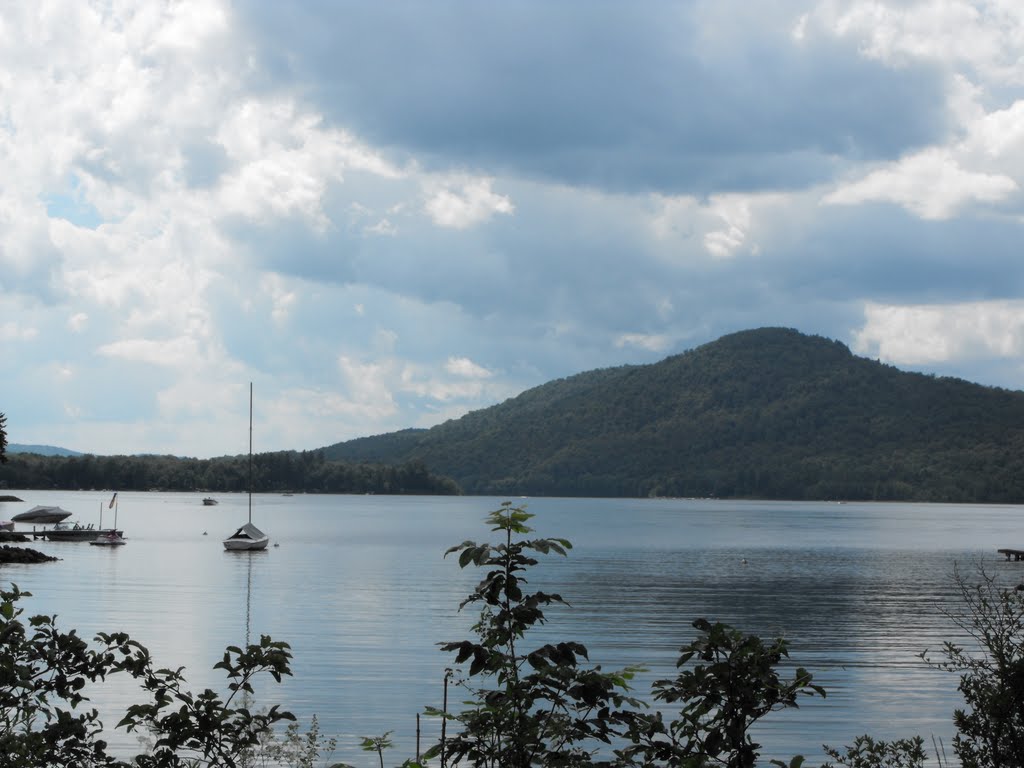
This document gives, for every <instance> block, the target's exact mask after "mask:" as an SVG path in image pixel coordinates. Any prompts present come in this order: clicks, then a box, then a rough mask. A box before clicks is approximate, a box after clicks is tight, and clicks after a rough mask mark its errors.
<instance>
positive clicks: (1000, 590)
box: [921, 566, 1024, 768]
mask: <svg viewBox="0 0 1024 768" xmlns="http://www.w3.org/2000/svg"><path fill="white" fill-rule="evenodd" d="M954 579H955V581H956V585H957V588H958V590H959V592H960V596H961V598H962V600H963V608H964V610H963V612H959V611H956V612H954V611H949V612H947V615H948V616H949V618H950V619H951V620H952V621H953V623H954V624H956V626H958V627H959V628H960V629H961V630H962V631H963V632H964V633H965V634H966V635H967V636H968V637H970V638H971V639H972V641H973V642H972V643H971V646H972V647H967V646H965V645H960V644H958V643H953V642H946V643H944V644H943V647H942V649H941V651H939V652H938V653H937V654H935V653H931V652H929V651H925V652H924V653H923V654H921V656H922V658H924V659H925V660H926V661H928V662H930V663H931V664H932V665H933V666H935V667H938V668H940V669H944V670H947V671H950V672H955V673H957V674H959V675H960V684H959V686H958V689H959V690H960V692H961V693H962V694H963V697H964V704H965V705H966V706H965V707H964V708H962V709H960V708H958V709H957V710H956V711H955V712H954V713H953V724H954V725H955V726H956V729H957V734H956V736H955V737H954V739H953V750H954V752H955V753H956V755H957V757H958V758H959V759H960V762H961V764H962V765H963V768H1019V766H1022V765H1024V587H1020V586H1018V587H1016V588H1015V589H1007V588H1005V587H1003V586H1001V585H1000V584H999V583H997V581H996V578H995V577H994V576H992V575H991V574H989V573H987V572H986V571H985V570H984V568H983V567H980V566H979V567H978V582H977V583H973V584H972V583H969V582H968V581H967V579H966V577H965V576H964V575H963V574H961V573H960V571H959V569H957V570H956V571H955V572H954Z"/></svg>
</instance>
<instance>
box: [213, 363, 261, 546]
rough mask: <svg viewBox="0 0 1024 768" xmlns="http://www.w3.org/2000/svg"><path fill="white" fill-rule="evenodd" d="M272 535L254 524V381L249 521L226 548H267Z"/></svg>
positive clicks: (250, 384)
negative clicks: (268, 534)
mask: <svg viewBox="0 0 1024 768" xmlns="http://www.w3.org/2000/svg"><path fill="white" fill-rule="evenodd" d="M269 542H270V537H269V536H267V534H265V533H264V532H263V531H261V530H260V529H259V528H257V527H256V526H255V525H253V524H252V382H251V381H250V382H249V522H247V523H246V524H245V525H243V526H242V527H240V528H239V529H238V530H237V531H235V532H234V533H233V534H231V535H230V536H228V537H227V538H226V539H224V549H226V550H228V551H230V552H244V551H249V552H251V551H253V550H259V549H266V548H267V544H268V543H269Z"/></svg>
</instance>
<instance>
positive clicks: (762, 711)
mask: <svg viewBox="0 0 1024 768" xmlns="http://www.w3.org/2000/svg"><path fill="white" fill-rule="evenodd" d="M693 626H694V627H695V628H696V629H697V631H698V632H699V633H700V635H699V636H698V637H697V639H695V640H694V641H693V642H691V643H690V644H689V645H686V646H684V647H683V648H682V649H681V650H682V655H681V656H680V657H679V660H678V661H677V662H676V666H677V667H682V668H683V669H682V671H681V672H680V673H679V675H678V676H677V677H676V678H675V679H672V680H658V681H656V682H655V683H654V685H653V690H654V698H655V700H657V701H662V702H665V703H666V704H680V705H681V709H680V711H679V717H678V718H677V719H676V720H673V721H672V722H671V723H666V722H665V720H664V718H663V716H662V714H661V713H660V712H655V713H653V714H647V713H643V714H637V715H635V716H634V720H633V722H632V725H631V728H630V733H629V736H630V739H631V741H632V742H633V744H632V746H630V747H627V748H625V749H623V750H621V751H620V756H621V757H623V758H624V759H625V761H626V762H627V763H628V764H631V765H645V766H646V765H662V766H670V767H676V766H678V767H679V768H700V767H701V766H705V765H708V764H714V765H722V766H726V768H753V766H754V765H755V764H756V763H757V758H758V754H759V753H758V749H759V748H760V746H761V745H760V744H758V743H757V742H755V741H754V740H753V739H752V738H751V736H750V729H751V727H752V726H753V725H754V724H755V723H756V722H757V721H758V720H760V719H761V718H762V717H764V716H765V715H767V714H768V713H769V712H773V711H775V710H779V709H786V708H789V707H796V706H798V698H799V697H800V696H805V695H815V694H816V695H819V696H824V695H825V691H824V689H823V688H821V687H820V686H817V685H814V684H813V682H812V677H811V674H810V673H809V672H808V671H807V670H805V669H803V668H802V667H799V668H797V669H796V671H795V672H794V674H793V677H792V678H791V679H784V678H782V677H780V676H779V673H778V670H777V668H778V666H779V665H780V663H781V662H782V661H783V659H786V658H788V657H789V648H788V645H787V643H786V641H785V640H783V639H781V638H780V639H776V640H774V641H772V642H770V643H765V642H764V641H763V640H761V638H759V637H757V636H756V635H745V634H743V633H742V632H740V631H738V630H736V629H733V628H732V627H730V626H728V625H726V624H721V623H715V624H712V623H711V622H709V621H707V619H698V620H696V621H695V622H693ZM802 760H803V758H800V757H797V758H794V760H793V763H792V764H793V765H800V763H801V762H802ZM776 764H779V765H782V763H776Z"/></svg>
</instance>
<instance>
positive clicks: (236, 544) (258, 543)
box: [224, 537, 270, 552]
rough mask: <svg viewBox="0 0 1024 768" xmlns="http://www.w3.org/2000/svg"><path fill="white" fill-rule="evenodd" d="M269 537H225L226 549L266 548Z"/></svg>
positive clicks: (247, 549) (250, 550)
mask: <svg viewBox="0 0 1024 768" xmlns="http://www.w3.org/2000/svg"><path fill="white" fill-rule="evenodd" d="M269 541H270V539H269V538H266V537H264V538H262V539H255V540H254V539H224V549H226V550H227V551H228V552H253V551H256V550H260V549H266V548H267V543H268V542H269Z"/></svg>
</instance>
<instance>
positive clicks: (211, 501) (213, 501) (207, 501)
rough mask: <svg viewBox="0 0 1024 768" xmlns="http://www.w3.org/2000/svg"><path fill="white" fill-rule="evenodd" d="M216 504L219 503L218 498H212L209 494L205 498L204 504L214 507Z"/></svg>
mask: <svg viewBox="0 0 1024 768" xmlns="http://www.w3.org/2000/svg"><path fill="white" fill-rule="evenodd" d="M216 505H217V500H216V499H211V498H210V497H209V496H207V497H206V498H205V499H203V506H204V507H213V506H216Z"/></svg>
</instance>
